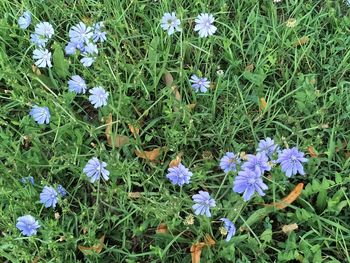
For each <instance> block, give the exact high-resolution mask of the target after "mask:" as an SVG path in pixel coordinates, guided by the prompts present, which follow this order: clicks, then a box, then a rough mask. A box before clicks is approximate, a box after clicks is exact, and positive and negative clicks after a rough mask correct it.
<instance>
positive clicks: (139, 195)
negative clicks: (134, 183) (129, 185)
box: [128, 192, 141, 199]
mask: <svg viewBox="0 0 350 263" xmlns="http://www.w3.org/2000/svg"><path fill="white" fill-rule="evenodd" d="M128 196H129V197H130V198H135V199H137V198H140V197H141V192H130V193H128Z"/></svg>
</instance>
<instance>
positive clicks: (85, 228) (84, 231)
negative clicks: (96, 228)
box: [82, 226, 88, 235]
mask: <svg viewBox="0 0 350 263" xmlns="http://www.w3.org/2000/svg"><path fill="white" fill-rule="evenodd" d="M82 230H83V234H84V235H85V234H86V233H87V231H88V228H87V227H86V226H84V227H83V228H82Z"/></svg>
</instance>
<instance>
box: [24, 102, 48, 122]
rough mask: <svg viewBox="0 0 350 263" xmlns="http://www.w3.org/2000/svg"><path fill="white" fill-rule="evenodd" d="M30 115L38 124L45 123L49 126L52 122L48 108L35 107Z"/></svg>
mask: <svg viewBox="0 0 350 263" xmlns="http://www.w3.org/2000/svg"><path fill="white" fill-rule="evenodd" d="M29 115H30V116H32V117H33V119H34V120H35V121H36V122H37V123H38V124H44V122H45V123H46V124H49V122H50V117H51V115H50V112H49V109H48V108H47V107H39V106H37V105H34V106H33V108H32V109H31V110H30V112H29Z"/></svg>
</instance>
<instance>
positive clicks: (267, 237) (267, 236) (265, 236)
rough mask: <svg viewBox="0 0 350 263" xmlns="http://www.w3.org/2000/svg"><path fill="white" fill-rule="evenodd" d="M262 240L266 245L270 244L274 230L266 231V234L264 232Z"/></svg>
mask: <svg viewBox="0 0 350 263" xmlns="http://www.w3.org/2000/svg"><path fill="white" fill-rule="evenodd" d="M260 239H261V240H262V241H265V242H266V243H270V242H271V240H272V230H271V229H266V230H265V231H264V232H262V234H261V236H260Z"/></svg>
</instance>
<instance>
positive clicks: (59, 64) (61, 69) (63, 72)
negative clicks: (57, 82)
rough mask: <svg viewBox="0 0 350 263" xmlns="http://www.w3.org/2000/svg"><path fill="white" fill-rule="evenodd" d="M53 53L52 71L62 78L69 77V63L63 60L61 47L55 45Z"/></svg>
mask: <svg viewBox="0 0 350 263" xmlns="http://www.w3.org/2000/svg"><path fill="white" fill-rule="evenodd" d="M54 49H55V51H54V53H53V69H54V71H55V72H56V73H57V74H58V75H59V76H60V77H62V78H64V77H66V76H68V75H69V71H68V68H69V63H68V61H67V60H66V59H65V58H64V53H63V50H62V48H61V46H59V45H57V44H55V45H54Z"/></svg>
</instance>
